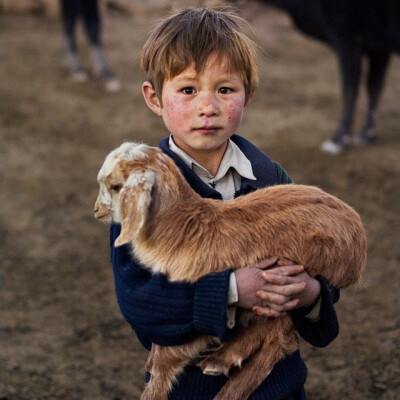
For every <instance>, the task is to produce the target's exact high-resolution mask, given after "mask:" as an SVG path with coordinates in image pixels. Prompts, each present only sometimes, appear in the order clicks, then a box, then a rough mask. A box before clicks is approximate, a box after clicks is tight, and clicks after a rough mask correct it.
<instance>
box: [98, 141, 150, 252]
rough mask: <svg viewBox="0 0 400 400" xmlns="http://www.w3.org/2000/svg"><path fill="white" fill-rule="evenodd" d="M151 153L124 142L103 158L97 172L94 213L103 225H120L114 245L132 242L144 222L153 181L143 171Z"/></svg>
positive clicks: (145, 148)
mask: <svg viewBox="0 0 400 400" xmlns="http://www.w3.org/2000/svg"><path fill="white" fill-rule="evenodd" d="M151 151H152V148H151V147H149V146H146V145H143V144H136V143H124V144H122V145H121V146H120V147H118V148H117V149H115V150H113V151H112V152H111V153H110V154H109V155H108V156H107V157H106V159H105V161H104V163H103V165H102V167H101V169H100V171H99V173H98V176H97V181H98V183H99V185H100V189H99V195H98V197H97V200H96V203H95V206H94V214H95V217H96V218H97V219H99V220H100V221H102V222H106V223H111V222H117V223H121V234H120V236H119V237H118V238H117V240H116V241H115V245H117V246H120V245H122V244H125V243H128V242H130V241H132V240H133V239H134V238H135V236H136V235H137V234H138V232H139V231H140V229H141V227H142V226H143V224H144V222H145V220H146V217H147V211H148V207H149V205H150V202H151V190H152V187H153V185H154V182H155V174H154V172H153V171H152V170H149V169H147V168H146V162H147V163H149V162H150V159H149V160H147V161H146V159H148V158H149V157H148V155H149V153H150V152H151Z"/></svg>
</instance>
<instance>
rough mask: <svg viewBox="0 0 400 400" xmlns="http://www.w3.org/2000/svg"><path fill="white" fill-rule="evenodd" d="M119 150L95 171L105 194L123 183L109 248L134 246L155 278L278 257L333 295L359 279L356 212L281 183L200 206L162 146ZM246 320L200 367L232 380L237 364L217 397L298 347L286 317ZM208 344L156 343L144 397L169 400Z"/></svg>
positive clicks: (238, 391) (258, 376)
mask: <svg viewBox="0 0 400 400" xmlns="http://www.w3.org/2000/svg"><path fill="white" fill-rule="evenodd" d="M123 146H124V147H121V148H120V150H119V151H118V149H117V150H116V151H115V153H116V156H117V157H119V159H118V160H119V162H118V163H116V165H115V167H114V168H113V169H112V171H111V173H109V174H107V175H105V174H104V173H103V174H102V171H100V173H99V183H100V187H102V185H103V187H104V186H107V185H109V183H108V182H114V183H115V182H116V181H118V182H119V184H120V185H121V186H122V189H121V191H120V192H119V197H118V198H117V197H116V196H114V197H113V201H114V202H115V201H118V202H119V203H118V204H119V207H120V210H119V211H120V218H121V221H117V222H121V234H120V236H119V237H118V238H117V240H116V242H115V245H116V246H119V245H122V244H125V243H131V244H132V248H133V251H134V253H135V257H137V258H138V259H139V260H140V262H141V263H142V264H143V265H144V266H146V267H148V268H150V269H151V270H153V271H154V272H159V273H163V274H166V275H167V276H168V278H169V279H170V280H171V281H181V280H185V281H189V282H195V281H197V280H198V279H199V278H201V277H202V276H204V275H206V274H209V273H211V272H217V271H223V270H226V269H229V268H234V269H237V268H241V267H245V266H249V265H254V264H255V263H257V262H258V261H260V260H262V259H265V258H267V257H269V256H279V257H281V258H283V259H289V260H293V261H295V262H297V263H299V264H302V265H304V266H305V268H306V270H307V272H308V273H309V274H310V275H311V276H316V275H321V276H323V277H324V278H325V279H326V280H327V281H328V282H329V283H330V284H331V285H333V286H335V287H338V288H344V287H347V286H349V285H351V284H354V283H356V282H358V281H359V279H360V277H361V273H362V270H363V267H364V264H365V259H366V234H365V230H364V228H363V226H362V223H361V220H360V217H359V215H358V214H357V213H356V212H355V211H354V210H353V209H352V208H351V207H349V206H348V205H346V204H345V203H344V202H342V201H340V200H339V199H337V198H336V197H334V196H332V195H329V194H327V193H325V192H323V191H322V190H320V189H318V188H315V187H310V186H304V185H278V186H273V187H268V188H265V189H261V190H258V191H256V192H253V193H250V194H248V195H246V196H243V197H239V198H237V199H235V200H232V201H226V202H223V201H218V200H211V199H204V198H201V197H200V196H199V195H197V194H196V193H195V192H194V191H193V190H192V189H191V187H190V186H189V184H188V183H187V182H186V181H185V179H184V178H183V176H182V174H181V173H180V171H179V169H178V168H177V167H176V165H175V163H174V162H173V160H171V159H170V158H169V157H167V156H166V155H164V154H163V153H162V152H161V151H160V150H159V149H156V148H152V147H148V146H144V145H139V146H140V151H138V152H137V153H136V154H133V153H135V151H134V150H133V151H132V153H131V154H129V155H124V154H123V153H124V152H125V150H126V148H129V145H128V144H125V145H123ZM131 146H132V149H135V148H137V146H138V145H136V144H131ZM135 146H136V147H135ZM124 149H125V150H124ZM112 158H113V157H112V156H111V159H112ZM114 158H115V156H114ZM124 158H125V160H124ZM109 162H110V160H108V161H107V159H106V161H105V163H104V165H106V164H107V163H109ZM103 172H104V171H103ZM103 193H104V190H103ZM103 198H104V196H103V195H102V191H100V195H99V198H98V199H97V202H96V209H97V213H99V211H98V210H100V209H104V208H107V207H108V208H109V209H111V208H112V207H111V205H107V204H104V201H103ZM116 207H117V206H114V209H115V208H116ZM108 222H109V219H108ZM250 314H251V313H250V312H249V311H244V310H241V311H240V313H239V315H242V316H243V321H245V320H246V323H244V322H243V328H242V329H241V331H240V333H239V334H238V335H237V336H236V337H235V338H234V339H233V340H232V341H230V342H228V343H224V345H223V346H222V348H221V349H220V350H218V351H216V352H215V353H213V354H212V355H211V356H210V357H208V358H207V359H206V360H205V361H203V362H202V363H201V367H202V368H203V371H204V370H205V371H207V372H208V373H225V374H228V373H229V371H230V369H231V367H233V366H241V368H240V369H238V370H236V371H235V373H234V374H233V375H231V376H230V379H229V380H228V382H227V383H226V385H225V386H224V387H223V388H222V390H221V391H220V393H219V394H218V395H217V397H216V398H215V399H218V400H222V399H224V400H235V399H236V400H243V399H245V398H247V397H248V396H249V395H250V394H251V393H252V392H253V391H254V390H255V389H256V388H257V387H258V386H259V385H260V384H261V382H262V381H263V380H264V379H265V378H266V376H267V375H268V373H269V372H270V371H271V370H272V368H273V366H274V364H275V363H276V362H277V361H279V360H280V359H281V358H283V357H284V356H285V355H287V354H290V353H292V352H293V351H295V350H296V349H297V348H298V343H297V336H296V333H295V330H294V327H293V324H292V321H291V318H290V316H284V317H280V318H276V319H266V318H259V317H258V318H257V317H254V316H252V315H250ZM246 325H248V326H246ZM210 343H215V338H212V337H207V336H202V337H200V338H199V339H197V340H195V341H193V342H192V343H190V344H187V345H184V346H174V347H172V348H168V347H161V346H156V345H153V349H152V352H151V353H150V356H149V360H148V362H147V367H148V368H149V370H150V372H151V379H150V382H149V384H148V385H147V387H146V389H145V391H144V393H143V395H142V400H155V399H160V400H161V399H166V398H167V393H168V390H170V388H171V387H172V384H173V381H174V379H175V378H176V376H177V375H178V374H179V373H181V372H182V371H183V369H184V367H185V365H187V364H188V363H190V362H191V360H193V359H195V358H196V357H198V356H199V354H200V353H201V352H202V351H204V350H206V349H207V347H208V346H209V344H210ZM246 360H247V361H246ZM242 363H243V365H242Z"/></svg>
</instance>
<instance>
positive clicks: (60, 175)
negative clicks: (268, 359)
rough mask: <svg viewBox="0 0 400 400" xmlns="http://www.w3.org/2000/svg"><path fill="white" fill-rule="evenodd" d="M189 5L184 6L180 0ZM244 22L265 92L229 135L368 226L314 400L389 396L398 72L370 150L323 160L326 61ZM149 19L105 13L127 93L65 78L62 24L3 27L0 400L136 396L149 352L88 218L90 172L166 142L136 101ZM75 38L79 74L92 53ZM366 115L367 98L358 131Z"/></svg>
mask: <svg viewBox="0 0 400 400" xmlns="http://www.w3.org/2000/svg"><path fill="white" fill-rule="evenodd" d="M183 3H185V4H187V2H183ZM243 15H244V16H245V17H246V18H247V19H248V20H249V21H250V23H251V24H252V25H253V26H254V28H255V32H254V35H255V37H256V40H257V41H258V43H260V45H261V47H262V48H263V49H264V51H263V53H262V55H261V60H260V75H261V82H260V87H259V90H258V92H257V94H256V97H255V99H254V101H253V104H252V105H251V106H250V108H249V109H248V111H247V114H246V115H245V118H244V121H243V124H242V125H241V127H240V129H239V131H238V133H240V134H243V135H244V136H246V137H247V138H249V139H250V140H251V141H253V142H254V143H255V144H257V145H258V146H259V147H260V148H261V149H262V150H264V151H265V152H266V153H268V154H269V155H270V156H271V157H272V158H273V159H275V160H277V161H278V162H280V163H281V164H282V165H283V166H284V167H285V169H286V170H287V171H288V173H289V174H290V175H291V176H292V177H293V178H294V180H295V181H296V182H297V183H303V184H311V185H317V186H320V187H321V188H323V189H325V190H327V191H329V192H331V193H333V194H335V195H337V196H339V197H340V198H341V199H343V200H344V201H346V202H348V203H349V204H350V205H352V206H353V207H355V209H356V210H357V211H358V212H359V213H360V214H361V216H362V218H363V221H364V223H365V226H366V229H367V232H368V238H369V250H368V263H367V267H366V270H365V274H364V279H363V283H362V284H361V285H360V286H359V287H357V288H350V289H346V290H344V291H342V298H341V301H340V302H339V303H338V305H337V313H338V317H339V320H340V324H341V331H340V335H339V337H338V338H337V339H336V340H335V341H334V342H333V343H332V344H331V345H329V346H328V347H327V348H324V349H317V348H312V347H311V346H310V345H308V344H306V343H302V345H301V347H302V352H303V355H304V358H305V360H306V362H307V365H308V367H309V378H308V381H307V385H306V389H307V393H308V397H309V399H310V400H322V399H323V400H333V399H335V400H336V399H359V400H369V399H380V400H394V399H399V398H400V319H399V315H400V312H399V310H400V290H399V282H400V268H399V267H400V242H399V237H400V185H399V182H400V138H399V130H400V113H399V109H400V60H399V58H397V57H394V58H393V61H392V64H391V68H390V71H389V74H388V79H387V83H386V89H385V93H384V95H383V98H382V102H381V107H380V114H379V118H378V123H379V133H380V140H379V142H378V143H377V144H376V145H374V146H370V147H351V148H349V149H348V150H346V151H345V152H344V153H343V154H340V155H337V156H328V155H324V154H322V153H321V152H320V151H319V145H320V143H321V142H322V141H324V140H326V139H328V138H330V137H331V136H332V134H333V132H334V130H335V128H336V126H337V124H338V119H339V113H340V107H341V106H340V101H339V97H340V80H339V76H338V72H337V65H336V58H335V56H334V54H333V53H332V52H331V51H330V50H329V49H328V48H327V47H325V46H324V45H323V44H320V43H317V42H314V41H312V40H310V39H308V38H305V37H304V36H302V35H301V34H299V33H298V32H297V31H295V30H294V29H293V27H292V24H291V23H290V21H289V19H288V18H287V17H286V16H285V15H284V14H282V13H280V12H278V11H275V10H273V9H271V8H267V7H265V6H261V5H259V4H257V3H255V2H253V1H249V2H248V4H247V6H246V7H244V8H243ZM160 16H161V12H160V13H156V12H154V11H153V12H152V13H145V14H142V15H131V16H128V15H125V14H122V13H120V12H117V11H115V10H114V11H109V12H108V13H107V15H106V18H105V20H104V29H103V37H104V46H105V51H106V54H107V57H108V60H109V62H110V64H111V65H112V67H113V68H114V70H115V72H116V73H117V75H118V77H119V78H120V80H121V82H122V84H123V89H122V90H121V91H119V92H118V93H106V92H105V91H104V90H103V87H102V85H101V83H99V82H96V81H95V80H90V81H89V82H87V83H76V82H72V81H70V80H69V79H68V78H67V76H66V73H65V71H64V69H63V62H62V38H61V27H60V24H59V21H57V20H51V19H46V18H44V17H42V16H39V15H18V16H17V15H1V16H0V57H1V62H0V79H1V103H0V104H1V105H0V135H1V142H0V146H1V147H0V154H1V158H0V180H1V190H0V204H1V208H0V243H1V253H0V262H1V270H0V273H1V276H0V285H1V290H0V399H3V400H5V399H18V400H25V399H30V400H34V399H43V400H44V399H69V400H75V399H79V400H81V399H98V400H101V399H105V400H106V399H107V400H109V399H113V400H117V399H139V397H140V393H141V391H142V389H143V377H144V367H143V366H144V360H145V358H146V352H145V351H144V350H143V349H142V348H141V346H140V345H139V343H138V341H137V339H136V338H135V335H134V333H133V331H132V330H131V328H130V327H129V326H128V324H127V323H126V322H125V320H124V319H123V317H122V316H121V313H120V311H119V308H118V305H117V302H116V298H115V293H114V286H113V277H112V271H111V268H110V263H109V243H108V229H107V227H106V226H104V225H101V224H100V223H99V222H98V221H96V220H95V219H94V217H93V211H92V210H93V204H94V201H95V199H96V196H97V190H98V187H97V182H96V175H97V171H98V169H99V167H100V165H101V164H102V161H103V159H104V157H105V155H106V154H107V153H108V152H109V151H110V150H111V149H112V148H115V147H117V146H118V145H119V144H120V143H122V142H123V141H125V140H128V139H131V140H141V141H145V142H147V143H149V144H152V145H156V144H157V143H158V141H159V139H160V138H162V137H164V136H165V135H166V133H167V132H166V131H165V129H164V127H163V126H162V124H161V122H160V121H159V120H158V119H157V117H156V116H154V115H152V114H151V112H150V111H149V110H148V109H147V107H146V105H145V103H144V101H143V99H142V96H141V92H140V87H141V83H142V81H143V75H142V73H141V72H140V70H139V68H138V64H137V58H138V53H139V50H140V48H141V46H142V44H143V42H144V40H145V37H146V35H147V32H148V30H149V28H150V26H151V25H152V24H153V22H154V21H155V20H157V19H158V18H159V17H160ZM79 37H80V39H79V41H80V46H81V50H82V55H83V57H84V60H85V63H86V65H89V58H88V56H87V53H88V52H87V50H88V47H87V43H86V40H85V38H84V35H83V32H82V29H81V30H80V34H79ZM365 104H366V99H365V91H364V90H362V92H361V98H360V102H359V110H358V114H357V120H356V127H357V128H359V127H360V126H361V124H362V118H363V113H362V110H363V108H364V106H365Z"/></svg>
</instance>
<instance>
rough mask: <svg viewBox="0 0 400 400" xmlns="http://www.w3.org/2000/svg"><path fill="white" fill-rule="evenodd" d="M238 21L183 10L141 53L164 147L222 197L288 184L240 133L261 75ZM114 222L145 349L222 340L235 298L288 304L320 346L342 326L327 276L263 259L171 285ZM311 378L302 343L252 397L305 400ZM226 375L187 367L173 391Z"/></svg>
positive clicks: (204, 391) (128, 313)
mask: <svg viewBox="0 0 400 400" xmlns="http://www.w3.org/2000/svg"><path fill="white" fill-rule="evenodd" d="M241 26H242V20H241V19H240V18H239V17H238V16H237V15H235V14H234V13H233V12H231V11H227V10H216V9H194V10H185V11H182V12H180V13H177V14H175V15H173V16H171V17H169V18H167V19H166V20H165V21H163V22H162V23H161V24H160V25H159V26H158V27H157V28H156V29H155V30H154V31H153V33H152V34H151V36H150V37H149V39H148V40H147V42H146V44H145V46H144V48H143V51H142V56H141V66H142V68H143V70H144V71H145V73H146V77H147V80H146V82H144V84H143V87H142V91H143V95H144V98H145V101H146V103H147V105H148V106H149V108H150V109H151V110H152V111H153V112H154V113H155V114H157V115H158V116H160V117H161V118H162V119H163V121H164V124H165V126H166V127H167V129H168V131H169V132H170V136H169V138H165V139H163V140H161V142H160V148H161V149H162V150H163V151H164V152H165V153H166V154H168V155H169V156H170V157H171V158H172V159H173V160H174V161H175V162H176V164H177V165H178V167H179V168H180V169H181V171H182V173H183V175H184V176H185V178H186V179H187V181H188V182H189V184H190V185H191V186H192V188H193V189H194V190H195V191H196V192H197V193H199V194H200V195H201V196H203V197H208V198H214V199H219V200H230V199H233V198H234V197H237V196H241V195H246V193H249V192H251V191H254V190H257V189H259V188H262V187H265V186H269V185H276V184H289V183H291V182H292V180H291V179H290V177H289V176H288V175H287V173H286V172H285V171H284V169H283V168H282V167H281V166H280V165H279V164H278V163H276V162H274V161H271V160H270V159H269V158H268V157H267V156H266V155H265V154H264V153H262V152H261V151H260V150H258V149H257V148H256V147H255V146H253V145H252V144H251V143H249V142H248V141H247V140H245V139H244V138H242V137H240V136H238V135H236V134H235V131H236V129H237V128H238V126H239V124H240V122H241V119H242V115H243V112H244V110H245V109H246V107H247V106H248V105H249V103H250V101H251V98H252V96H253V94H254V90H255V88H256V84H257V69H256V65H255V53H256V52H255V46H254V44H253V42H252V41H251V40H250V39H249V38H248V37H247V36H246V35H245V34H244V33H243V30H242V27H241ZM176 229H179V226H177V227H176ZM119 231H120V226H119V225H117V224H114V225H112V227H111V259H112V265H113V269H114V275H115V282H116V292H117V296H118V302H119V305H120V307H121V310H122V313H123V314H124V316H125V318H126V319H127V321H128V322H129V323H130V324H131V326H132V327H133V329H134V330H135V332H136V335H137V337H138V338H139V340H140V342H141V343H142V344H143V346H145V347H146V348H147V349H150V347H151V344H152V343H157V344H159V345H164V346H173V345H178V344H183V343H185V342H187V341H190V340H192V339H193V338H195V337H196V336H198V335H201V334H208V335H214V336H217V337H219V338H221V339H222V340H229V337H231V336H232V335H233V334H234V332H235V310H236V307H243V308H248V309H253V311H254V312H255V313H256V314H258V315H264V316H269V317H279V315H281V314H282V313H286V312H290V313H291V316H292V319H293V322H294V324H295V327H296V329H297V330H298V332H299V333H300V335H301V336H302V337H303V338H304V339H305V340H307V341H309V342H310V343H311V344H313V345H315V346H326V345H327V344H329V343H330V342H331V341H332V340H333V339H334V338H335V337H336V335H337V333H338V321H337V318H336V313H335V311H334V308H333V303H334V302H336V301H337V300H338V297H339V292H338V291H337V290H336V289H334V288H331V287H330V286H329V285H328V284H327V283H326V282H325V281H324V280H323V279H322V278H319V277H317V278H316V279H313V278H311V277H310V276H309V275H308V274H307V273H306V272H305V271H304V268H303V266H301V265H295V264H294V263H292V262H290V261H280V262H276V258H270V259H268V260H264V261H263V262H261V263H260V264H259V265H257V266H249V267H247V268H243V269H240V270H237V271H235V272H234V273H233V272H232V271H230V270H229V271H225V272H222V273H215V274H211V275H208V276H205V277H203V278H202V279H200V280H199V281H198V282H197V283H196V284H187V283H184V282H182V283H180V282H179V283H171V282H168V280H167V279H166V277H165V276H162V275H152V274H151V273H150V272H149V271H148V270H145V269H143V268H142V267H141V266H140V265H138V264H137V262H136V261H135V260H134V259H133V258H132V256H131V253H130V250H129V248H128V247H127V246H123V247H119V248H115V247H113V243H114V240H115V239H116V237H117V236H118V235H119ZM270 267H273V268H270ZM266 268H268V270H266ZM306 375H307V371H306V367H305V365H304V363H303V361H302V359H301V357H300V353H299V351H297V352H295V353H293V354H291V355H289V356H287V357H286V358H285V359H283V360H282V361H280V362H279V363H278V364H277V365H276V366H275V367H274V369H273V370H272V372H271V373H270V374H269V376H268V378H267V379H266V380H265V381H264V382H263V383H262V384H261V385H260V387H258V388H257V390H256V391H255V392H254V393H253V394H252V395H251V397H250V398H251V399H263V400H266V399H305V393H304V389H303V385H304V382H305V380H306ZM226 380H227V378H226V377H225V376H206V375H203V374H202V371H201V370H200V369H199V368H198V367H197V366H196V365H195V364H193V365H190V366H188V367H187V368H186V369H185V373H184V374H182V375H181V376H179V378H178V381H177V383H176V385H175V386H174V388H173V390H172V392H171V394H170V397H169V399H185V400H194V399H198V400H210V399H213V398H214V396H215V395H216V394H217V393H218V391H219V390H220V389H221V387H222V386H223V385H224V383H225V382H226Z"/></svg>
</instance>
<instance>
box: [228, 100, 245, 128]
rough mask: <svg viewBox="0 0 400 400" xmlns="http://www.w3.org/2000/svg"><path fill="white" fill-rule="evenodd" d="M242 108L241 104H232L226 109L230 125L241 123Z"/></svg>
mask: <svg viewBox="0 0 400 400" xmlns="http://www.w3.org/2000/svg"><path fill="white" fill-rule="evenodd" d="M243 110H244V107H243V105H242V104H232V105H230V106H229V107H227V109H226V115H227V119H228V121H229V123H230V124H232V125H239V124H240V122H241V121H242V117H243Z"/></svg>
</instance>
